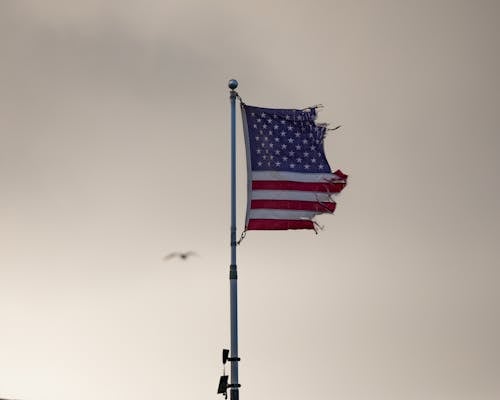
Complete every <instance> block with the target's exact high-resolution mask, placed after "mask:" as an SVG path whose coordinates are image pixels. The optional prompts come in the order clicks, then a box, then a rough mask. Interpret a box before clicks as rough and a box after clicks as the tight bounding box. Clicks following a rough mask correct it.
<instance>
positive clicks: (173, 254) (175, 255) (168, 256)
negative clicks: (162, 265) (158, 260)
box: [163, 252, 181, 261]
mask: <svg viewBox="0 0 500 400" xmlns="http://www.w3.org/2000/svg"><path fill="white" fill-rule="evenodd" d="M180 255H181V253H178V252H174V253H170V254H167V255H166V256H165V257H163V259H164V260H165V261H167V260H170V259H172V258H174V257H179V256H180Z"/></svg>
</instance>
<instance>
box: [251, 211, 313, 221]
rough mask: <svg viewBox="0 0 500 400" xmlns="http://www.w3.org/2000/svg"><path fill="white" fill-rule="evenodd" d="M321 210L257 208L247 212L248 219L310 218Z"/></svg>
mask: <svg viewBox="0 0 500 400" xmlns="http://www.w3.org/2000/svg"><path fill="white" fill-rule="evenodd" d="M318 214H322V212H321V211H302V210H270V209H265V208H262V209H257V210H250V211H249V212H248V218H249V219H308V220H310V219H312V218H313V217H314V216H315V215H318Z"/></svg>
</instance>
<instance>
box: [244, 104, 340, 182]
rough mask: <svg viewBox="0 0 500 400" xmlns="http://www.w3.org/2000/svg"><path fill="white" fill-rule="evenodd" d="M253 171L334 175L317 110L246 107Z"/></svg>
mask: <svg viewBox="0 0 500 400" xmlns="http://www.w3.org/2000/svg"><path fill="white" fill-rule="evenodd" d="M245 110H246V118H247V126H248V141H249V147H250V158H251V165H252V170H253V171H288V172H306V173H316V172H320V173H321V172H331V168H330V165H329V164H328V161H327V160H326V157H325V153H324V148H323V138H324V136H325V133H326V127H325V126H321V125H316V124H315V122H314V120H315V119H316V109H314V108H311V109H307V110H293V109H290V110H286V109H271V108H259V107H251V106H247V105H245Z"/></svg>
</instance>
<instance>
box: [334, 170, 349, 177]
mask: <svg viewBox="0 0 500 400" xmlns="http://www.w3.org/2000/svg"><path fill="white" fill-rule="evenodd" d="M334 174H335V175H337V176H338V177H339V178H340V179H344V180H346V179H347V177H348V175H346V174H344V173H343V172H342V171H341V170H340V169H338V170H337V171H335V172H334Z"/></svg>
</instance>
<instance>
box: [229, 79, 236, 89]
mask: <svg viewBox="0 0 500 400" xmlns="http://www.w3.org/2000/svg"><path fill="white" fill-rule="evenodd" d="M227 86H229V89H231V90H234V89H236V88H237V87H238V81H237V80H236V79H231V80H230V81H229V83H228V84H227Z"/></svg>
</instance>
